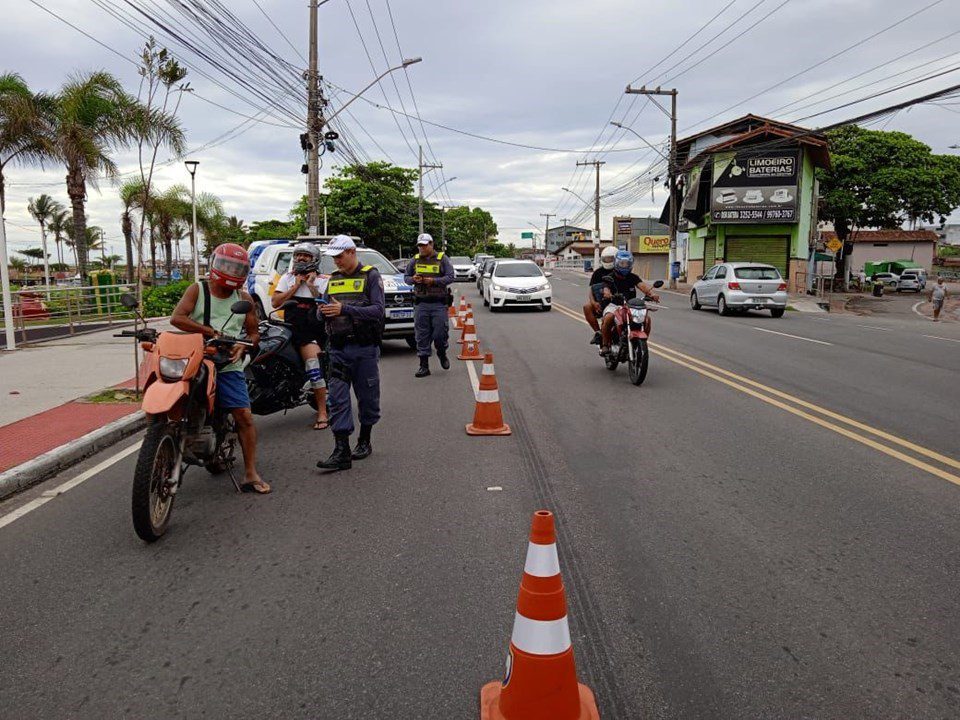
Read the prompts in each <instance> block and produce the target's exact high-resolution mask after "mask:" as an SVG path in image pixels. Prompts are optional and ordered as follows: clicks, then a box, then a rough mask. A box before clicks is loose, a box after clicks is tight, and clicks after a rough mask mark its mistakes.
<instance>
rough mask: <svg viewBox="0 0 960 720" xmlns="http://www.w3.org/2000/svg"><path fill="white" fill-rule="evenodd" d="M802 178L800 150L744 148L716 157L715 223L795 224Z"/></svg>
mask: <svg viewBox="0 0 960 720" xmlns="http://www.w3.org/2000/svg"><path fill="white" fill-rule="evenodd" d="M799 180H800V154H799V152H798V151H796V150H771V151H766V152H764V151H757V150H753V151H751V150H742V151H740V152H738V153H736V154H734V155H727V156H725V157H719V156H718V157H714V160H713V187H712V188H711V190H710V196H711V197H710V215H711V217H712V218H713V222H715V223H795V222H797V221H798V217H797V195H798V194H799V193H798V189H799Z"/></svg>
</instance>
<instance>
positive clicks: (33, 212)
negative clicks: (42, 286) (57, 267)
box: [27, 193, 61, 285]
mask: <svg viewBox="0 0 960 720" xmlns="http://www.w3.org/2000/svg"><path fill="white" fill-rule="evenodd" d="M59 209H61V208H60V203H58V202H57V201H56V200H54V199H53V198H52V197H50V196H49V195H47V194H46V193H43V194H42V195H40V196H39V197H37V198H30V200H29V202H28V204H27V211H28V212H29V213H30V216H31V217H32V218H33V219H34V220H36V221H37V223H39V225H40V246H41V247H42V248H43V251H44V271H43V273H44V277H43V279H44V282H45V283H46V284H47V285H49V284H50V266H49V264H48V263H47V261H46V256H47V252H46V250H47V224H48V223H49V222H50V218H51V217H53V214H54V213H55V212H57V210H59ZM58 259H59V258H58Z"/></svg>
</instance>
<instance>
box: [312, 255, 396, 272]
mask: <svg viewBox="0 0 960 720" xmlns="http://www.w3.org/2000/svg"><path fill="white" fill-rule="evenodd" d="M357 259H358V260H359V261H360V264H361V265H372V266H373V267H375V268H376V269H377V270H379V271H380V274H381V275H396V274H397V268H395V267H394V266H393V265H392V264H391V263H390V261H389V260H387V259H386V258H385V257H384V256H383V255H381V254H380V253H378V252H377V251H376V250H370V249H363V248H359V249H357ZM336 269H337V266H336V263H334V262H333V258H332V257H330V256H329V255H324V256H323V259H322V260H321V261H320V273H321V274H323V275H331V274H333V272H334V271H335V270H336Z"/></svg>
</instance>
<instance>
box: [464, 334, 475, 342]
mask: <svg viewBox="0 0 960 720" xmlns="http://www.w3.org/2000/svg"><path fill="white" fill-rule="evenodd" d="M463 341H464V342H465V343H475V342H476V341H477V336H476V335H474V334H473V333H467V334H466V335H465V336H464V338H463Z"/></svg>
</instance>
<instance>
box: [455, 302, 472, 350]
mask: <svg viewBox="0 0 960 720" xmlns="http://www.w3.org/2000/svg"><path fill="white" fill-rule="evenodd" d="M468 325H473V328H474V330H476V328H477V326H476V324H475V323H474V322H473V308H472V307H470V305H469V303H468V304H467V314H466V316H464V319H463V328H461V332H460V339H459V340H457V343H458V344H460V345H463V344H464V343H465V342H466V341H467V326H468Z"/></svg>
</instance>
